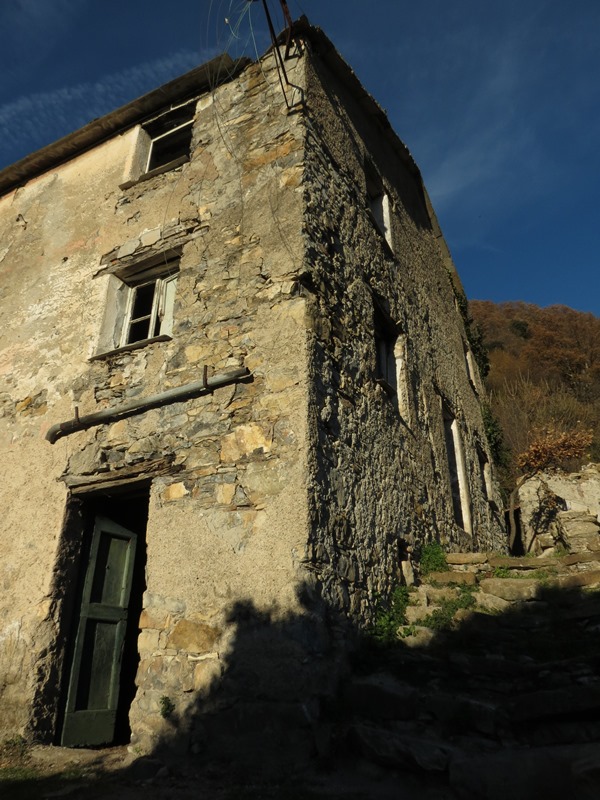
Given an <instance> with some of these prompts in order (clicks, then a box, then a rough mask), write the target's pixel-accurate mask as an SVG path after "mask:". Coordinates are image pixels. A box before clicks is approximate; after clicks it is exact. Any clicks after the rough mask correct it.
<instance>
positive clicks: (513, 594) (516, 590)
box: [479, 578, 539, 602]
mask: <svg viewBox="0 0 600 800" xmlns="http://www.w3.org/2000/svg"><path fill="white" fill-rule="evenodd" d="M479 587H480V589H481V591H482V592H484V593H485V594H491V595H494V596H495V597H500V598H502V600H509V601H511V602H516V601H522V600H533V599H535V597H537V594H538V591H539V582H538V581H534V580H527V579H525V578H523V579H521V578H484V579H483V580H482V581H480V583H479Z"/></svg>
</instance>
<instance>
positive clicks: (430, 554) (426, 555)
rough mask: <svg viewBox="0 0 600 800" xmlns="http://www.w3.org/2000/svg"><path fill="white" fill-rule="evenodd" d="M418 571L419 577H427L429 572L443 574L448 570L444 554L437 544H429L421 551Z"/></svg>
mask: <svg viewBox="0 0 600 800" xmlns="http://www.w3.org/2000/svg"><path fill="white" fill-rule="evenodd" d="M419 569H420V571H421V575H422V576H425V575H429V574H430V573H431V572H444V571H445V570H447V569H448V562H447V561H446V553H445V552H444V550H443V548H442V546H441V544H439V542H430V543H429V544H426V545H425V546H424V547H423V549H422V550H421V558H420V559H419Z"/></svg>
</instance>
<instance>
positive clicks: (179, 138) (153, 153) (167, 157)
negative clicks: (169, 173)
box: [142, 102, 196, 172]
mask: <svg viewBox="0 0 600 800" xmlns="http://www.w3.org/2000/svg"><path fill="white" fill-rule="evenodd" d="M195 110H196V103H195V102H193V103H187V104H186V105H184V106H179V107H178V108H174V109H172V110H171V111H168V112H167V113H166V114H161V116H160V117H157V118H156V119H153V120H151V121H150V122H146V123H145V124H144V125H143V126H142V127H143V129H144V131H145V132H146V134H147V135H148V136H149V139H150V141H149V148H148V158H147V162H146V168H145V170H144V172H152V171H153V170H155V169H159V168H160V167H165V166H167V165H169V164H173V162H175V161H178V160H180V159H181V158H183V157H187V156H189V153H190V145H191V143H192V123H193V121H194V113H195Z"/></svg>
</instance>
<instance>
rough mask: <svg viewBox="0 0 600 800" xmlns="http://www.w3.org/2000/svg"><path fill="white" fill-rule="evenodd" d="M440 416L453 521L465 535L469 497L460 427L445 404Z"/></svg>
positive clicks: (467, 524)
mask: <svg viewBox="0 0 600 800" xmlns="http://www.w3.org/2000/svg"><path fill="white" fill-rule="evenodd" d="M442 416H443V420H444V438H445V442H446V455H447V458H448V471H449V474H450V492H451V495H452V510H453V512H454V520H455V522H456V524H457V525H458V526H459V527H461V528H463V530H465V531H466V532H467V533H471V532H472V526H471V497H470V493H469V483H468V481H467V472H466V467H465V454H464V450H463V444H462V437H461V435H460V427H459V425H458V421H457V420H456V418H455V417H454V415H453V414H452V412H451V411H450V409H449V408H448V406H447V405H446V404H445V403H444V404H443V406H442Z"/></svg>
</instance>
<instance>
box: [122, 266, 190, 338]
mask: <svg viewBox="0 0 600 800" xmlns="http://www.w3.org/2000/svg"><path fill="white" fill-rule="evenodd" d="M176 281H177V275H176V274H173V275H167V276H165V277H160V278H159V277H156V278H151V277H148V278H147V279H142V282H140V283H134V284H133V285H131V286H129V292H128V299H127V312H126V315H125V322H124V324H123V330H122V333H121V347H124V346H125V345H128V344H133V343H134V342H142V341H144V340H145V339H153V338H155V337H156V336H165V335H167V336H170V335H171V331H172V329H173V301H174V299H175V283H176Z"/></svg>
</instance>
